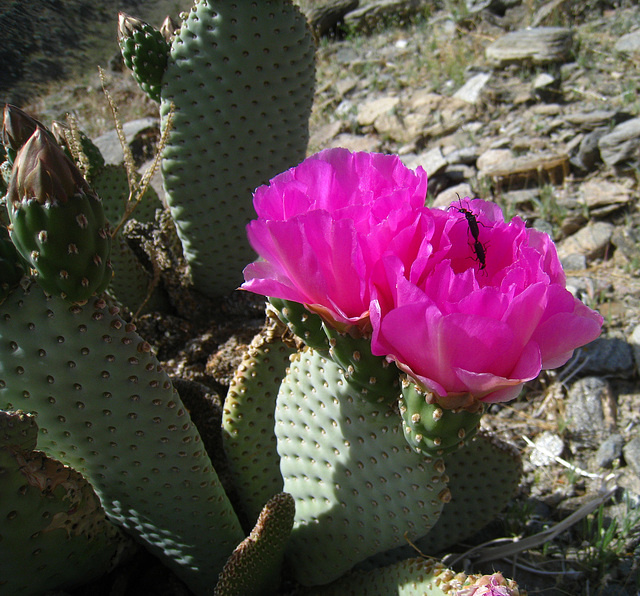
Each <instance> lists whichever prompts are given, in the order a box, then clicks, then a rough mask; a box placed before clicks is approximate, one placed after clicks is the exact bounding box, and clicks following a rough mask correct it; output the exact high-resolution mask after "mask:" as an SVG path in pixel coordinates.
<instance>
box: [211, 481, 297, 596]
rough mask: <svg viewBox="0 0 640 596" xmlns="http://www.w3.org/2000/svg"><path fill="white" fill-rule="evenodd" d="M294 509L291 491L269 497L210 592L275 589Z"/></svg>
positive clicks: (233, 595) (241, 594)
mask: <svg viewBox="0 0 640 596" xmlns="http://www.w3.org/2000/svg"><path fill="white" fill-rule="evenodd" d="M294 513H295V502H294V500H293V497H292V496H291V495H289V494H287V493H279V494H277V495H275V496H273V497H272V498H271V499H269V501H268V502H267V503H266V505H265V506H264V509H263V510H262V512H261V513H260V516H259V517H258V521H257V523H256V526H255V528H254V529H253V531H252V532H251V534H249V536H247V538H245V539H244V540H243V541H242V542H241V543H240V544H239V545H238V547H237V548H236V550H235V551H234V552H233V554H232V555H231V557H229V560H228V561H227V564H226V565H225V566H224V569H223V570H222V572H221V573H220V579H219V580H218V584H217V585H216V589H215V591H214V596H246V595H247V594H251V595H252V596H262V595H264V596H269V595H270V594H273V593H274V592H275V590H276V588H277V586H278V585H279V584H280V573H281V568H282V560H283V558H284V549H285V545H286V543H287V539H288V538H289V534H290V533H291V528H292V526H293V516H294Z"/></svg>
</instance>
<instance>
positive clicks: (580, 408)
mask: <svg viewBox="0 0 640 596" xmlns="http://www.w3.org/2000/svg"><path fill="white" fill-rule="evenodd" d="M610 392H611V388H610V387H609V383H607V381H605V380H604V379H601V378H600V377H585V378H583V379H579V380H578V381H576V382H575V383H574V384H573V385H572V386H571V388H570V389H569V393H568V395H567V398H566V401H565V420H566V424H567V429H568V430H569V431H570V432H571V433H574V434H577V435H587V436H588V435H599V434H601V433H602V432H603V431H604V430H605V428H604V425H603V419H604V409H603V406H602V402H603V400H604V399H607V397H606V394H607V393H610Z"/></svg>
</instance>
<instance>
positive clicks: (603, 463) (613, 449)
mask: <svg viewBox="0 0 640 596" xmlns="http://www.w3.org/2000/svg"><path fill="white" fill-rule="evenodd" d="M623 446H624V439H623V438H622V435H619V434H617V433H616V434H615V435H611V436H610V437H607V438H606V439H605V440H604V441H603V442H602V443H601V444H600V447H598V451H596V454H595V456H594V462H595V464H596V465H597V466H598V467H599V468H611V466H612V465H613V462H614V461H616V460H617V459H619V458H620V457H621V456H622V447H623Z"/></svg>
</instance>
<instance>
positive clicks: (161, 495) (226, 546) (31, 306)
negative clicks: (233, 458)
mask: <svg viewBox="0 0 640 596" xmlns="http://www.w3.org/2000/svg"><path fill="white" fill-rule="evenodd" d="M2 309H3V317H2V318H1V319H0V405H2V406H3V407H4V408H5V409H8V410H16V409H21V410H23V411H25V412H33V413H37V416H38V424H39V426H40V438H39V445H40V448H41V449H42V450H43V451H44V452H45V453H47V454H48V455H49V456H50V457H55V458H56V459H59V460H60V461H62V462H64V463H65V464H67V465H71V466H72V467H73V468H75V469H76V470H77V471H78V472H80V473H81V474H82V475H83V476H85V477H86V478H87V480H89V482H91V484H92V485H93V487H94V488H95V490H96V492H97V494H98V495H99V497H100V498H101V500H102V503H103V505H104V507H105V510H106V512H107V514H108V515H109V517H110V518H111V519H112V520H113V521H115V522H117V523H118V524H119V525H120V526H122V527H123V528H125V529H126V530H127V531H128V532H130V533H131V534H132V535H133V536H134V537H135V538H136V539H137V540H138V541H140V542H142V543H143V544H145V545H146V546H147V547H148V548H149V549H150V550H151V551H152V552H154V553H156V554H157V555H159V556H161V557H162V558H164V559H165V560H166V561H167V563H168V564H169V565H170V566H171V567H173V568H174V570H175V571H176V572H177V573H178V574H179V575H180V576H181V577H182V578H183V579H184V580H185V581H186V582H187V584H188V585H190V586H191V588H192V589H193V590H194V591H196V592H203V591H205V590H206V589H208V587H209V586H211V585H212V584H215V581H216V578H217V574H218V572H219V571H220V570H221V569H222V567H223V565H224V563H225V561H226V559H227V557H228V556H229V555H230V554H231V552H232V551H233V549H234V548H235V547H236V545H237V544H238V543H239V542H240V541H241V540H242V539H243V538H244V533H243V532H242V530H241V528H240V524H239V522H238V520H237V518H236V515H235V513H234V511H233V509H232V507H231V504H230V503H229V501H228V499H227V497H226V494H225V492H224V490H223V489H222V487H221V486H220V483H219V481H218V477H217V474H216V472H215V470H214V469H213V468H212V466H211V462H210V460H209V457H208V456H207V454H206V453H205V452H204V449H203V447H202V444H201V440H200V436H199V434H198V432H197V430H196V429H195V427H194V426H193V424H192V422H191V420H190V419H189V415H188V413H187V412H186V410H185V408H184V406H183V405H182V403H181V401H180V398H179V396H178V394H177V392H176V391H175V389H174V388H173V386H172V384H171V382H170V380H169V378H168V377H167V375H166V373H164V371H163V370H162V368H161V367H160V366H159V365H158V362H157V360H156V359H155V357H154V356H153V354H152V353H151V351H150V347H149V345H148V344H147V343H146V342H144V341H143V340H142V338H141V337H140V336H139V335H138V334H137V333H136V332H135V329H134V328H133V326H132V325H130V324H127V323H125V322H124V321H123V320H122V319H121V318H120V317H119V316H118V312H117V309H115V308H113V307H109V306H108V305H107V304H106V302H105V301H104V300H102V299H94V300H93V301H90V302H89V303H88V304H87V305H85V306H79V305H77V304H76V305H70V304H69V303H68V302H66V301H64V300H63V299H62V298H59V297H56V296H49V297H47V296H45V294H44V293H43V292H42V290H41V289H40V288H39V287H38V286H37V285H35V284H31V285H28V286H27V287H26V288H25V289H23V288H21V287H19V288H17V289H16V290H15V291H14V292H13V293H12V294H11V295H9V296H8V297H7V298H6V299H5V301H4V303H3V304H2Z"/></svg>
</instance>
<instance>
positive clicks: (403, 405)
mask: <svg viewBox="0 0 640 596" xmlns="http://www.w3.org/2000/svg"><path fill="white" fill-rule="evenodd" d="M427 397H428V395H427V394H425V393H424V392H423V391H421V390H420V388H419V387H417V386H416V385H415V383H411V382H404V383H403V384H402V397H401V398H400V402H399V407H400V414H401V415H402V428H403V430H404V436H405V438H406V440H407V443H409V445H411V447H412V449H415V451H416V452H417V453H424V454H426V455H443V454H445V453H451V452H452V451H455V450H456V449H460V448H462V447H464V445H465V444H466V443H467V442H468V441H469V440H470V439H471V438H473V436H474V435H475V434H476V432H477V431H478V425H479V423H480V418H481V417H482V412H483V409H482V407H480V408H479V409H478V410H477V411H476V412H468V411H466V410H463V409H458V410H447V409H445V408H442V407H440V406H439V405H438V404H437V403H429V401H428V399H426V398H427Z"/></svg>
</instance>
